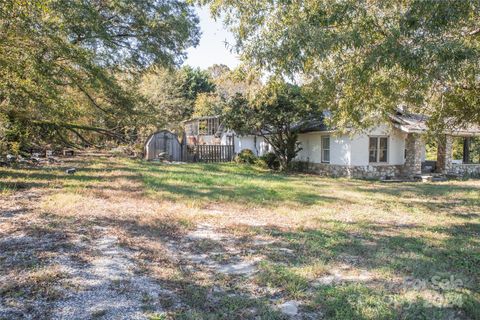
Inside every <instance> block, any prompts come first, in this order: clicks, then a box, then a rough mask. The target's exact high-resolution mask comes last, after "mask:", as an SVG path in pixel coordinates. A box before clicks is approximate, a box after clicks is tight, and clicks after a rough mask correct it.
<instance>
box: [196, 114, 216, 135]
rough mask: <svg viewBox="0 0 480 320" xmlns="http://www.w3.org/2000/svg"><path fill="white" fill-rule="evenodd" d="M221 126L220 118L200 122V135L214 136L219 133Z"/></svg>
mask: <svg viewBox="0 0 480 320" xmlns="http://www.w3.org/2000/svg"><path fill="white" fill-rule="evenodd" d="M219 126H220V121H219V119H218V118H208V119H202V120H199V121H198V134H200V135H209V136H213V135H215V134H216V133H217V131H218V128H219Z"/></svg>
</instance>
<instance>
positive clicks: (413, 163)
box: [393, 114, 480, 177]
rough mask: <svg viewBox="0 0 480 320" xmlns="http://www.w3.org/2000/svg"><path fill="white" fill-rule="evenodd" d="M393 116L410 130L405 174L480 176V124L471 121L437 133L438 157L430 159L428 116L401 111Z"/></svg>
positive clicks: (396, 122)
mask: <svg viewBox="0 0 480 320" xmlns="http://www.w3.org/2000/svg"><path fill="white" fill-rule="evenodd" d="M393 120H394V126H395V127H397V128H398V129H400V130H401V131H403V132H404V133H405V134H406V139H405V164H404V167H403V171H402V174H403V175H404V176H406V177H419V176H422V175H426V174H430V175H434V174H437V175H443V176H447V177H448V176H452V177H480V127H479V126H475V125H471V126H468V127H466V128H462V129H457V130H449V131H446V132H444V133H443V134H441V135H438V136H437V137H435V140H436V141H435V142H436V146H437V148H436V155H435V157H434V159H432V158H430V159H427V158H426V140H427V139H426V133H427V129H428V128H427V125H426V117H425V116H421V115H412V114H397V116H396V117H394V118H393ZM454 149H455V150H454ZM454 151H455V152H454ZM454 155H455V157H454Z"/></svg>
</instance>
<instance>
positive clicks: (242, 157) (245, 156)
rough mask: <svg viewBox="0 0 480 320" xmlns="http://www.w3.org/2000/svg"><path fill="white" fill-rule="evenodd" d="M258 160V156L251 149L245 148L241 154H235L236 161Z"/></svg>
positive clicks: (249, 161)
mask: <svg viewBox="0 0 480 320" xmlns="http://www.w3.org/2000/svg"><path fill="white" fill-rule="evenodd" d="M256 161H257V157H256V156H255V154H253V151H252V150H250V149H243V150H242V151H240V153H239V154H237V155H236V156H235V162H236V163H247V164H254V163H255V162H256Z"/></svg>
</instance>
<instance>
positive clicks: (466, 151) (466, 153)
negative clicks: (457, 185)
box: [463, 137, 470, 163]
mask: <svg viewBox="0 0 480 320" xmlns="http://www.w3.org/2000/svg"><path fill="white" fill-rule="evenodd" d="M463 163H470V138H468V137H466V138H463Z"/></svg>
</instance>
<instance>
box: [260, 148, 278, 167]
mask: <svg viewBox="0 0 480 320" xmlns="http://www.w3.org/2000/svg"><path fill="white" fill-rule="evenodd" d="M259 160H261V161H263V162H264V163H265V165H266V166H267V168H269V169H272V170H278V169H279V168H280V161H279V160H278V157H277V155H276V154H275V153H274V152H267V153H265V154H264V155H263V156H261V157H260V158H259Z"/></svg>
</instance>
